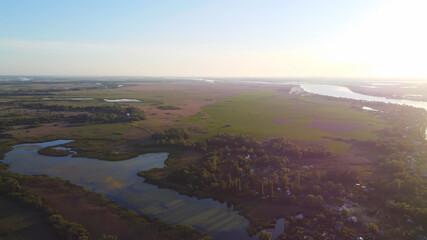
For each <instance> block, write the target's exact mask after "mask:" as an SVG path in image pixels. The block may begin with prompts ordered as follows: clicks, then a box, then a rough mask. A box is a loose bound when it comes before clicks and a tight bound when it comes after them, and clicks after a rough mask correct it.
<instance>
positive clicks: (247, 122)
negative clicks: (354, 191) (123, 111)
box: [180, 91, 387, 153]
mask: <svg viewBox="0 0 427 240" xmlns="http://www.w3.org/2000/svg"><path fill="white" fill-rule="evenodd" d="M180 121H181V122H182V123H184V124H188V126H189V127H191V128H199V129H200V130H199V132H201V134H199V135H198V136H197V137H206V136H212V135H215V134H218V133H223V132H227V133H232V134H244V135H252V136H255V137H258V138H268V137H274V136H286V137H288V138H289V139H290V140H294V141H298V142H306V143H312V144H318V145H325V146H326V147H327V148H329V149H330V150H332V151H334V152H336V153H345V152H347V150H348V149H347V147H348V145H347V146H345V144H343V143H342V142H336V141H332V140H328V139H327V137H329V138H343V139H358V140H367V139H376V138H377V136H376V134H375V131H377V130H380V129H382V128H384V127H386V126H387V124H386V123H385V121H384V120H381V119H380V118H379V117H378V116H376V115H375V114H372V113H370V112H368V111H363V110H361V106H359V105H357V104H356V105H353V104H351V103H348V102H339V101H332V100H326V99H320V98H317V97H298V96H290V95H287V94H278V92H276V91H251V92H246V93H243V94H239V95H236V96H233V97H231V98H227V99H225V100H224V101H223V102H221V103H216V104H212V105H209V106H205V107H202V111H201V112H200V113H198V114H196V115H193V116H189V117H184V118H182V119H181V120H180Z"/></svg>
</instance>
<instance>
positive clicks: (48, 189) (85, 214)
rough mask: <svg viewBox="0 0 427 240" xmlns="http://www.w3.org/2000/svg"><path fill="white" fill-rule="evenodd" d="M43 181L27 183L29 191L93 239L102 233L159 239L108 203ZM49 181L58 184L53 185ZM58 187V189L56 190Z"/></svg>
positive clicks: (135, 238) (134, 239)
mask: <svg viewBox="0 0 427 240" xmlns="http://www.w3.org/2000/svg"><path fill="white" fill-rule="evenodd" d="M44 181H46V183H45V184H43V182H39V183H37V184H29V185H28V186H27V187H28V189H29V190H30V191H32V192H34V193H36V194H37V195H39V196H41V197H42V198H44V199H45V200H46V201H47V203H49V204H50V205H51V206H52V207H54V208H56V209H58V211H59V214H61V215H63V216H64V218H65V219H67V220H69V221H72V222H76V223H79V224H81V225H83V226H84V227H85V228H86V229H87V230H88V231H89V232H90V236H91V237H92V238H94V239H96V238H99V237H101V236H102V234H104V233H106V234H113V235H116V236H118V238H119V239H129V240H140V239H161V238H159V237H157V236H155V235H153V233H152V232H151V231H150V229H149V228H147V226H146V225H144V224H143V223H140V222H137V221H131V220H129V219H126V218H125V217H122V216H120V215H119V214H117V213H115V212H114V211H112V210H111V209H110V208H109V207H108V206H101V205H100V204H98V203H95V202H93V201H91V200H88V199H87V198H86V197H85V195H84V192H76V191H71V190H69V191H68V190H67V189H66V187H65V186H61V185H62V184H63V183H60V182H55V181H54V180H52V179H47V178H46V179H45V180H44ZM52 185H57V186H55V187H52ZM59 190H61V191H59Z"/></svg>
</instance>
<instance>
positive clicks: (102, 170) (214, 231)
mask: <svg viewBox="0 0 427 240" xmlns="http://www.w3.org/2000/svg"><path fill="white" fill-rule="evenodd" d="M68 142H71V140H58V141H52V142H44V143H31V144H20V145H16V146H14V148H13V150H12V151H10V152H8V153H6V155H5V159H4V160H3V162H5V163H10V164H11V166H10V171H12V172H14V173H21V174H45V175H49V176H55V177H61V178H64V179H67V180H70V181H71V182H73V183H74V184H77V185H80V186H83V187H85V188H87V189H89V190H92V191H95V192H99V193H103V194H104V195H105V197H106V198H108V199H111V200H114V201H115V202H117V203H118V204H119V205H122V206H126V207H128V208H130V209H132V210H134V211H136V212H137V213H143V214H147V215H150V216H152V217H157V218H159V219H162V220H163V221H165V222H168V223H172V224H188V225H191V226H193V227H194V228H195V229H197V230H199V231H202V232H206V233H208V234H210V235H211V236H213V237H214V239H226V240H228V239H230V240H231V239H252V238H251V237H249V236H248V234H247V232H246V227H247V226H248V225H249V221H248V220H247V219H245V218H244V217H243V216H241V215H239V214H238V213H237V212H236V211H233V210H232V209H230V208H228V207H227V205H226V204H225V203H224V204H221V203H219V202H218V201H214V200H212V199H202V200H200V199H197V198H195V197H189V196H186V195H181V194H179V193H177V192H176V191H173V190H169V189H160V188H158V187H157V186H155V185H151V184H148V183H144V178H142V177H138V176H137V175H136V174H137V172H139V171H141V170H149V169H151V168H162V167H164V161H165V160H166V159H167V157H168V153H149V154H143V155H139V156H138V157H135V158H132V159H129V160H125V161H101V160H98V159H91V158H83V157H77V158H76V157H71V155H69V156H65V157H50V156H43V155H40V154H38V153H37V151H38V150H39V149H41V148H43V147H47V146H57V145H60V144H65V143H68Z"/></svg>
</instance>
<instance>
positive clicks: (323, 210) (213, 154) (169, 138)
mask: <svg viewBox="0 0 427 240" xmlns="http://www.w3.org/2000/svg"><path fill="white" fill-rule="evenodd" d="M399 132H401V134H399ZM404 133H405V134H408V133H407V131H399V130H398V129H393V128H391V129H385V130H384V131H383V132H382V138H380V139H378V140H375V141H368V142H364V143H359V144H362V145H363V144H365V147H369V149H370V150H372V151H375V152H377V155H378V157H377V161H376V163H375V172H374V174H373V175H372V176H371V177H367V176H366V175H364V173H361V172H360V171H359V170H357V169H356V168H349V167H345V168H341V167H335V168H329V169H321V168H318V167H316V166H313V165H303V164H301V162H303V161H304V160H307V159H308V160H312V161H321V162H323V163H333V162H334V155H333V154H332V153H331V152H329V151H327V150H325V149H323V148H303V147H300V146H297V145H295V144H293V143H291V142H290V141H288V140H287V139H286V138H284V137H275V138H270V139H267V140H264V141H259V140H256V139H255V138H252V137H248V136H241V135H229V134H219V135H216V136H214V137H211V138H208V139H205V140H201V141H198V142H196V143H192V142H191V141H190V140H189V139H190V134H189V132H188V131H187V130H185V129H181V128H168V129H166V130H165V131H164V132H162V133H156V134H154V135H153V138H154V139H155V140H156V141H157V143H158V144H159V145H168V146H181V147H185V148H193V149H196V150H197V151H199V152H202V153H203V154H204V158H203V160H202V161H201V162H200V163H198V164H192V165H190V166H185V167H182V168H179V169H177V170H174V171H173V172H171V173H170V174H169V175H168V176H167V180H168V181H169V182H173V183H178V184H180V185H181V186H183V187H185V188H187V189H188V192H189V193H191V194H195V195H197V194H198V193H199V192H210V193H212V194H213V195H214V196H216V197H217V198H219V199H221V196H230V197H235V198H242V199H243V198H244V199H246V200H247V199H254V200H258V201H270V202H273V203H284V204H295V205H299V206H302V207H304V208H305V209H311V211H310V212H311V214H309V215H308V216H307V215H305V216H304V217H301V216H302V214H301V216H300V217H298V216H287V217H286V220H287V221H286V227H285V228H286V229H287V231H286V232H285V233H283V234H282V235H281V236H280V239H334V238H335V239H354V238H355V237H365V238H366V239H375V238H380V239H415V238H414V237H415V236H417V235H418V234H419V233H420V231H422V229H426V227H427V225H426V224H427V222H426V220H427V211H426V205H425V204H426V201H425V197H424V194H425V189H424V190H423V188H422V186H423V184H424V183H425V180H424V181H423V180H422V172H421V171H419V170H418V169H419V168H417V166H416V165H415V164H416V163H417V162H420V163H421V162H423V161H425V159H424V160H422V161H416V160H415V159H416V158H417V159H418V158H422V157H424V158H425V155H423V156H421V155H420V154H419V153H417V151H416V150H417V147H419V146H418V145H417V143H416V142H415V143H414V142H413V141H410V140H408V139H409V138H405V137H403V135H402V134H404ZM419 160H421V159H419ZM362 175H364V176H362ZM225 199H227V198H225ZM256 229H258V230H260V228H256ZM250 233H252V234H254V232H251V231H250ZM268 236H269V235H268V234H264V235H262V236H260V237H261V238H262V237H265V239H268Z"/></svg>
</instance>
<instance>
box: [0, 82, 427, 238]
mask: <svg viewBox="0 0 427 240" xmlns="http://www.w3.org/2000/svg"><path fill="white" fill-rule="evenodd" d="M79 84H81V83H79ZM92 84H93V83H92ZM54 86H55V85H52V86H51V87H52V88H51V89H52V91H50V90H49V91H43V88H44V85H43V84H40V85H38V86H36V85H32V86H31V87H28V88H27V89H23V90H22V91H20V92H17V93H18V95H14V94H12V93H11V92H7V93H6V92H2V93H1V94H3V96H5V99H4V100H2V101H1V102H0V126H1V127H0V129H1V131H2V135H1V137H0V138H1V139H0V152H1V153H5V152H7V151H9V150H10V148H11V146H12V145H15V144H18V143H22V142H41V141H48V140H56V139H74V140H75V141H74V142H71V143H69V144H67V145H66V147H69V148H72V149H73V150H75V151H77V152H78V154H77V156H85V157H91V158H98V159H107V160H123V159H128V158H131V157H134V156H137V155H138V154H141V153H146V152H169V153H170V155H169V158H168V160H167V161H166V165H167V167H165V168H162V169H152V170H150V171H146V172H140V173H139V175H141V176H144V177H145V178H146V181H148V182H150V183H153V184H156V185H159V186H161V187H166V188H171V189H175V190H176V191H179V192H180V193H183V194H188V195H190V196H197V197H199V198H213V199H217V200H220V201H223V202H227V204H229V206H233V209H235V210H237V211H239V212H240V213H241V214H242V215H243V216H245V217H246V218H247V219H249V220H250V222H251V225H250V227H249V228H248V232H249V233H250V234H251V235H255V234H257V233H259V238H261V239H270V238H271V236H270V234H268V233H267V232H266V231H262V230H263V229H265V228H268V227H272V225H273V223H274V221H275V220H276V219H277V218H279V217H285V218H286V227H285V232H284V233H283V234H282V235H281V236H280V239H303V238H304V236H306V238H310V237H311V238H314V239H322V238H323V239H324V238H334V237H335V238H336V239H354V238H355V237H364V238H365V239H404V240H405V239H416V238H417V237H418V236H419V235H422V234H423V233H422V231H421V229H427V224H426V220H425V219H427V215H426V207H427V205H426V204H427V203H426V200H425V195H426V194H427V192H426V190H425V188H424V187H423V186H426V184H427V183H426V178H425V176H423V174H424V173H425V172H426V171H427V169H426V168H427V164H426V162H427V155H426V152H425V147H426V145H425V141H424V136H423V134H421V132H424V130H425V126H426V119H427V113H426V112H425V111H423V110H420V109H415V108H411V107H407V106H396V105H391V104H384V103H363V105H362V104H361V103H358V102H355V101H351V100H340V101H337V100H334V99H332V98H326V97H316V96H305V97H302V96H291V95H288V94H286V93H284V92H286V91H285V90H286V89H285V90H284V91H273V90H256V91H250V92H244V91H236V92H234V93H233V94H230V95H220V94H219V92H220V91H219V90H212V91H210V90H209V91H208V90H202V91H198V90H200V89H201V88H200V89H197V90H194V89H192V88H187V86H186V87H185V88H181V89H177V90H174V91H170V86H169V85H168V84H166V85H162V84H161V83H160V84H159V83H153V82H151V83H144V87H143V88H138V87H140V86H137V87H136V88H134V89H133V88H128V89H126V88H114V89H113V86H111V87H108V88H100V87H96V86H93V85H92V86H85V87H83V86H82V87H81V88H78V87H77V86H78V85H75V86H73V87H72V89H74V90H72V91H67V92H65V91H62V90H60V91H59V90H58V91H56V90H55V89H60V87H58V88H56V87H54ZM146 86H148V88H147V89H148V90H146V91H145V90H143V89H145V87H146ZM158 86H160V87H159V88H156V87H158ZM93 87H94V88H93ZM32 88H35V89H34V91H33V90H31V89H32ZM36 89H38V90H37V91H36ZM153 89H155V90H153ZM159 89H160V90H159ZM142 91H143V94H142ZM242 92H243V93H242ZM236 93H239V94H236ZM64 96H66V97H67V98H68V97H90V98H94V100H93V101H69V100H64ZM106 96H108V98H136V99H141V102H140V103H126V104H123V103H105V102H103V101H102V99H103V98H105V97H106ZM41 97H49V98H51V100H49V101H41V100H40V98H41ZM224 97H227V98H224ZM196 99H197V100H196ZM204 99H210V100H209V101H205V103H204V104H200V105H198V106H197V107H200V106H201V111H200V112H199V113H196V114H194V113H195V111H194V109H197V108H195V107H194V106H193V107H194V108H192V107H189V108H187V106H188V105H187V104H188V103H192V102H202V101H204ZM18 100H19V101H18ZM211 100H215V101H211ZM214 102H215V103H214ZM208 103H209V104H211V105H206V104H208ZM212 103H214V104H212ZM175 104H176V105H178V106H180V107H176V106H174V105H175ZM362 106H370V107H372V108H374V109H378V110H379V111H378V112H369V111H363V110H361V107H362ZM181 108H182V109H181ZM178 109H181V110H182V111H160V110H178ZM127 113H129V115H128V114H127ZM145 113H147V116H149V119H148V120H145V121H140V120H143V119H145ZM183 113H185V114H183ZM182 116H184V117H182ZM48 123H49V124H48ZM21 125H24V126H21ZM55 125H57V126H55ZM151 135H152V138H150V136H151ZM285 137H286V138H285ZM40 153H41V154H48V155H55V156H60V155H65V154H66V153H67V155H68V152H65V151H62V150H55V149H53V148H45V149H41V150H40ZM46 179H49V178H45V177H40V176H37V177H36V176H34V177H31V176H20V175H11V174H10V173H8V174H6V175H2V178H1V184H0V186H1V189H2V190H1V191H4V192H10V191H12V193H13V194H9V193H6V194H3V195H2V198H7V199H20V200H19V202H22V203H23V204H27V205H26V206H30V207H31V208H33V207H34V206H38V205H41V206H44V205H43V204H44V202H43V201H42V200H38V199H39V197H38V196H36V195H34V194H33V195H31V193H28V192H27V189H26V188H27V187H34V186H35V185H31V184H32V183H34V184H36V185H37V184H39V185H43V184H44V185H47V186H55V187H52V189H54V190H55V191H70V192H72V194H76V195H73V196H80V195H79V194H81V195H84V196H86V197H85V199H91V201H93V202H96V203H97V204H99V205H100V206H104V207H105V206H106V207H108V209H109V211H112V212H114V213H116V214H118V215H120V216H122V217H125V218H128V219H132V221H135V222H139V223H140V224H142V225H139V226H150V227H151V228H152V229H157V230H158V231H159V232H156V231H157V230H153V231H154V232H153V231H148V233H149V234H154V235H155V236H157V235H161V236H162V237H163V238H166V239H169V238H172V239H173V238H174V237H175V238H186V237H187V236H199V237H200V235H197V234H196V235H193V234H195V233H194V231H193V230H192V229H191V228H187V227H182V226H170V225H168V224H165V223H163V222H161V221H159V220H153V219H150V218H148V217H145V216H143V217H141V216H137V215H136V214H135V213H132V212H130V211H128V210H123V209H121V208H118V207H116V206H115V205H114V204H113V203H111V202H110V201H108V200H106V199H105V198H104V197H103V196H100V195H97V194H94V193H91V192H88V191H86V190H84V189H81V188H78V187H76V186H73V185H72V184H70V183H67V182H63V181H62V180H58V179H56V180H55V181H50V180H49V181H48V180H46ZM54 182H55V183H54ZM58 182H60V183H61V184H59V185H58V184H56V183H58ZM41 183H43V184H41ZM42 208H43V207H42ZM52 209H53V208H52ZM33 210H34V209H33ZM49 211H51V210H49ZM53 214H57V212H56V210H55V209H53V210H52V212H49V214H48V215H47V216H45V217H43V219H44V220H43V221H45V223H46V224H47V223H48V220H47V219H48V216H51V215H53ZM299 214H302V215H303V217H302V218H301V217H297V216H299ZM63 217H64V218H65V219H64V220H63V219H62V218H61V217H57V216H55V217H53V218H52V219H51V220H52V221H51V223H56V224H57V227H55V229H56V232H58V234H66V235H67V234H71V235H72V234H77V235H78V234H85V231H84V230H83V229H81V228H80V227H79V226H77V225H74V224H72V222H68V221H67V218H66V216H63ZM353 217H355V218H353ZM349 219H350V220H349ZM354 219H357V220H356V221H354ZM82 226H83V227H84V228H86V229H87V231H88V232H89V234H90V236H91V237H94V236H96V238H98V237H99V238H104V239H114V238H115V237H116V236H115V235H114V234H110V233H105V232H97V233H96V234H95V235H94V233H93V232H94V231H93V229H90V228H87V227H86V226H87V225H84V224H82ZM160 231H161V232H165V234H164V235H162V234H160ZM156 234H157V235H156ZM103 235H104V236H103ZM154 235H150V236H154ZM178 236H179V237H178ZM194 238H197V237H194Z"/></svg>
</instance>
